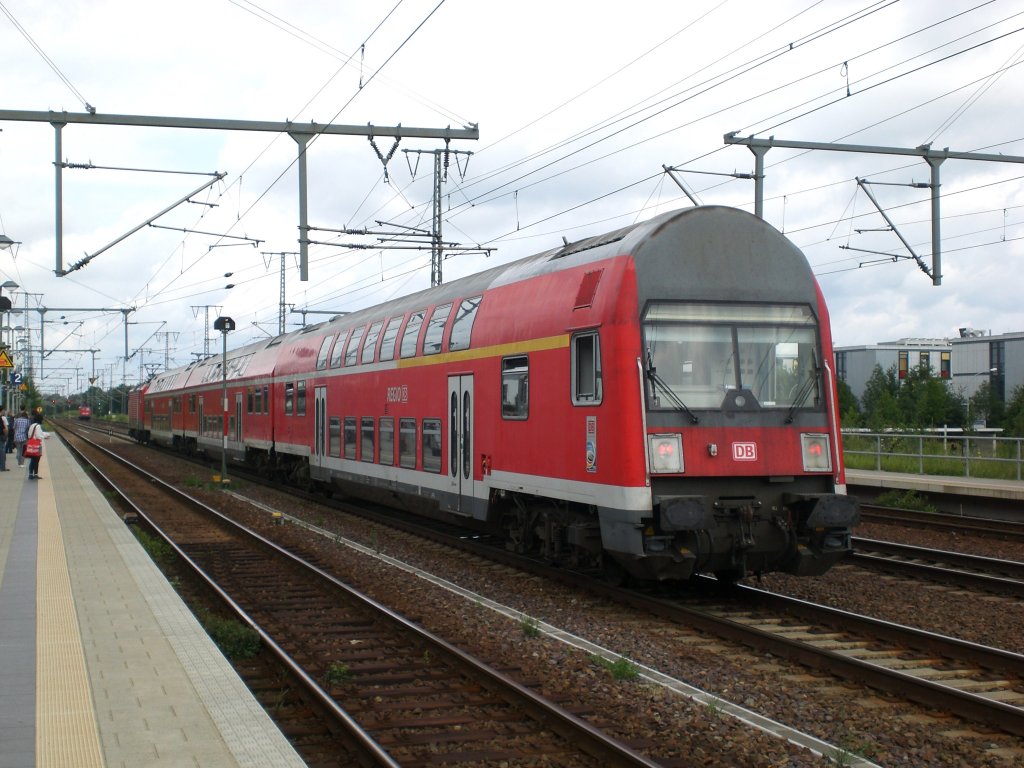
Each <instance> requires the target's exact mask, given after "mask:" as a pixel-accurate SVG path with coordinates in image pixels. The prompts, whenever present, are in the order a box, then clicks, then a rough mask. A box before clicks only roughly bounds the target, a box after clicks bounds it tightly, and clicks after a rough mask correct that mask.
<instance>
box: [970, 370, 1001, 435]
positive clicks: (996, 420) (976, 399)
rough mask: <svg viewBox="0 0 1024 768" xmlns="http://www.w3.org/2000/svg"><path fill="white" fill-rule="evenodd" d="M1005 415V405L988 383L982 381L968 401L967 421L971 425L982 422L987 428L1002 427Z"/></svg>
mask: <svg viewBox="0 0 1024 768" xmlns="http://www.w3.org/2000/svg"><path fill="white" fill-rule="evenodd" d="M1006 413H1007V406H1006V403H1004V402H1003V399H1002V398H1001V397H999V393H998V392H996V391H995V390H994V389H993V388H992V384H991V382H989V381H983V382H982V383H981V386H979V387H978V389H977V391H975V393H974V394H973V395H971V397H970V400H969V401H968V419H969V423H970V424H972V425H973V424H976V423H977V422H984V423H985V425H986V426H989V427H1002V426H1004V424H1003V422H1004V421H1005V420H1006Z"/></svg>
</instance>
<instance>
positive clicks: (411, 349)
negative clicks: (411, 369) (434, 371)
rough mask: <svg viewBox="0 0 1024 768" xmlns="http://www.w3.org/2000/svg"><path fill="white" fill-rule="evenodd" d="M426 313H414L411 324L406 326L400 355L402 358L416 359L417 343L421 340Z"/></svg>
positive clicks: (410, 319) (410, 318)
mask: <svg viewBox="0 0 1024 768" xmlns="http://www.w3.org/2000/svg"><path fill="white" fill-rule="evenodd" d="M425 314H426V313H425V312H413V313H412V314H411V315H410V316H409V322H408V323H406V324H405V333H403V334H402V349H401V352H400V353H399V354H401V356H402V357H416V343H417V342H418V341H419V338H420V328H421V327H422V326H423V317H424V315H425Z"/></svg>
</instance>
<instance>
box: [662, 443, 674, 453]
mask: <svg viewBox="0 0 1024 768" xmlns="http://www.w3.org/2000/svg"><path fill="white" fill-rule="evenodd" d="M673 453H675V450H674V449H673V446H672V443H669V442H664V443H658V454H659V455H660V456H671V455H672V454H673Z"/></svg>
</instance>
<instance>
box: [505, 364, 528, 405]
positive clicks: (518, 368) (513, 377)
mask: <svg viewBox="0 0 1024 768" xmlns="http://www.w3.org/2000/svg"><path fill="white" fill-rule="evenodd" d="M529 415H530V360H529V358H528V357H527V356H526V355H516V356H515V357H505V358H502V361H501V416H502V418H504V419H525V418H526V417H527V416H529Z"/></svg>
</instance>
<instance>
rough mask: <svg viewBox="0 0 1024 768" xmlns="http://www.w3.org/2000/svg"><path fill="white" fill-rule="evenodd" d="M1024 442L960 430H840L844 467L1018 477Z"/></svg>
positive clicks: (1002, 477)
mask: <svg viewBox="0 0 1024 768" xmlns="http://www.w3.org/2000/svg"><path fill="white" fill-rule="evenodd" d="M1022 442H1024V440H1022V439H1021V438H1018V437H995V436H989V435H966V434H963V433H961V432H955V433H952V432H945V431H936V432H935V433H931V434H905V433H900V432H859V431H854V430H850V431H847V430H843V457H844V461H845V463H846V468H847V469H866V470H875V471H881V472H907V473H911V474H919V475H952V476H961V477H980V478H991V479H1000V480H1020V479H1021V478H1022V469H1021V464H1022V461H1021V457H1022V448H1021V443H1022Z"/></svg>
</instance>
